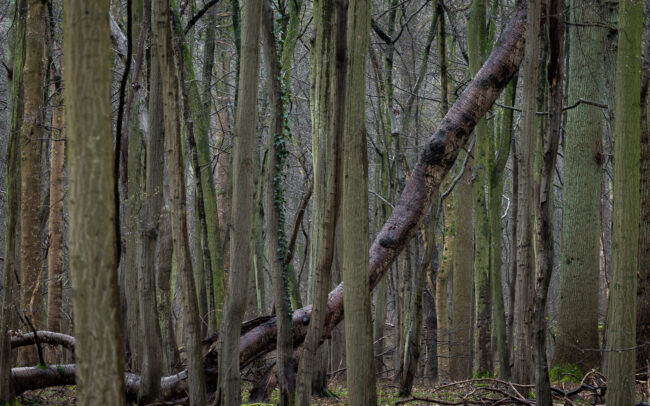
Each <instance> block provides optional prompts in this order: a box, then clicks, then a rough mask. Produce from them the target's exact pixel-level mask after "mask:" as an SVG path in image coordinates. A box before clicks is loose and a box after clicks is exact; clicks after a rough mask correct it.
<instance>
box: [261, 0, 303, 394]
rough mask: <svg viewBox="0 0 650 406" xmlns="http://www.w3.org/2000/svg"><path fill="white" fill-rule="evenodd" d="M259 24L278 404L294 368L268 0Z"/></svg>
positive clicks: (280, 117)
mask: <svg viewBox="0 0 650 406" xmlns="http://www.w3.org/2000/svg"><path fill="white" fill-rule="evenodd" d="M262 11H263V14H262V20H263V24H262V28H263V37H262V39H263V44H264V59H265V62H266V68H267V82H266V83H267V88H268V89H269V98H270V109H271V111H270V116H271V119H270V123H269V134H268V144H267V145H268V147H267V148H268V154H269V155H268V165H267V168H266V179H265V183H266V194H265V200H264V214H265V215H264V218H265V220H266V232H267V240H266V245H267V247H268V252H269V255H270V257H269V262H270V263H271V279H272V281H273V299H274V303H275V314H276V319H277V320H278V334H277V343H278V345H277V363H276V365H277V375H278V384H279V386H280V404H281V405H282V406H288V405H290V404H291V399H292V394H293V391H294V390H295V383H296V382H295V369H294V365H293V337H292V335H291V302H290V299H289V291H288V280H287V265H288V264H287V262H286V257H287V253H288V252H287V249H288V247H287V241H286V236H285V232H284V225H285V224H284V206H283V205H284V182H283V170H284V159H285V156H286V154H287V150H286V146H285V143H286V141H287V140H286V139H285V134H284V128H285V121H284V114H285V109H284V103H283V96H284V94H283V93H284V92H283V90H282V86H283V83H282V77H281V76H280V59H279V58H278V53H277V47H276V42H277V40H276V38H275V34H274V23H273V11H272V9H271V5H270V1H268V0H266V1H264V4H263V10H262Z"/></svg>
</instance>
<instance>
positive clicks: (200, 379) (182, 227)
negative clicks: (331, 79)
mask: <svg viewBox="0 0 650 406" xmlns="http://www.w3.org/2000/svg"><path fill="white" fill-rule="evenodd" d="M154 4H155V7H154V10H155V14H154V15H155V19H154V21H155V24H154V29H153V32H154V39H155V43H156V51H157V52H158V61H159V63H160V72H161V76H162V88H163V111H164V124H165V148H166V150H167V168H168V169H167V170H168V173H169V196H170V202H171V207H170V209H171V213H172V214H171V225H172V227H171V228H172V236H173V245H174V254H175V255H176V264H177V266H178V269H179V280H180V288H181V301H182V304H183V305H182V307H183V324H184V327H185V329H186V330H187V331H186V334H185V349H186V354H187V359H188V375H189V396H190V405H204V404H205V403H206V394H205V376H204V371H203V358H202V356H201V336H200V320H199V314H198V302H197V297H196V290H195V286H194V275H193V271H192V261H191V256H190V247H189V243H188V234H187V218H186V214H185V213H186V198H185V176H184V165H183V155H182V147H181V145H182V144H181V133H180V130H181V129H180V114H181V111H180V106H179V102H178V79H177V73H176V66H175V64H174V50H173V44H172V31H171V14H170V13H171V12H170V5H169V0H158V1H156V2H155V3H154Z"/></svg>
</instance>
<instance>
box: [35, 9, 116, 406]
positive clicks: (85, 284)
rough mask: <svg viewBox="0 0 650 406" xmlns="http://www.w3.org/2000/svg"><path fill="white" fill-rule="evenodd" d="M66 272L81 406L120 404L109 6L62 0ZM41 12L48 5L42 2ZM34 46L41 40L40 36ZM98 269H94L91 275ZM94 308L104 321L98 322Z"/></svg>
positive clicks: (78, 394) (99, 320)
mask: <svg viewBox="0 0 650 406" xmlns="http://www.w3.org/2000/svg"><path fill="white" fill-rule="evenodd" d="M64 3H65V4H64V11H65V18H64V21H65V26H64V30H63V36H64V48H65V49H67V50H74V52H66V53H65V54H64V74H65V83H66V87H65V101H66V123H67V143H68V145H67V147H68V151H69V156H71V157H74V159H70V160H69V162H68V163H69V168H70V172H69V183H70V274H71V279H72V289H73V292H74V294H73V295H72V305H73V307H74V326H75V334H76V339H77V345H76V348H75V354H76V360H77V365H76V375H77V379H76V384H77V396H78V402H79V404H82V405H91V404H109V405H121V404H124V393H125V391H124V379H123V374H124V369H123V368H124V356H123V349H124V346H123V336H122V321H121V311H120V303H119V293H118V283H117V265H118V264H117V258H118V255H117V252H116V248H117V241H116V238H117V236H116V234H115V222H117V221H119V219H117V218H115V217H114V216H115V207H114V204H115V200H114V196H113V194H114V184H115V183H114V178H113V176H114V171H113V169H114V168H113V154H114V153H119V151H115V152H113V146H112V136H111V129H112V125H111V103H110V94H111V65H112V64H111V46H110V29H109V21H108V8H109V2H108V1H97V2H86V1H79V0H67V1H65V2H64ZM42 6H43V7H45V5H44V4H43V5H42ZM38 41H42V39H41V38H38ZM96 270H99V272H96ZM97 309H103V310H102V313H103V314H102V317H101V318H98V317H97V313H96V312H97Z"/></svg>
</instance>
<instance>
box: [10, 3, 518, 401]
mask: <svg viewBox="0 0 650 406" xmlns="http://www.w3.org/2000/svg"><path fill="white" fill-rule="evenodd" d="M525 31H526V1H522V2H521V4H520V6H519V8H518V9H517V11H516V12H515V13H514V15H513V17H512V18H511V20H510V22H509V23H508V26H507V27H506V29H505V31H504V32H503V34H502V35H501V38H500V39H499V41H498V42H497V44H496V45H495V47H494V48H493V50H492V53H491V54H490V56H489V57H488V59H487V61H486V62H485V64H484V65H483V67H482V68H481V70H479V72H478V73H477V75H476V77H475V78H474V80H472V82H470V83H469V85H468V86H467V88H466V89H465V91H464V92H463V94H462V95H461V96H460V97H459V98H458V100H457V101H456V103H455V104H454V105H453V106H452V108H451V109H450V110H449V111H448V112H447V114H446V115H445V117H444V118H443V119H442V121H441V123H440V125H439V126H438V129H437V130H436V132H435V133H434V134H433V136H432V137H431V138H430V139H429V140H428V142H427V143H426V145H425V146H424V150H423V151H422V153H421V155H420V158H419V160H418V162H417V164H416V165H415V167H414V168H413V171H412V173H411V177H410V178H409V180H408V182H407V184H406V186H405V188H404V191H403V192H402V194H401V196H400V197H399V199H398V201H397V203H396V204H395V208H394V210H393V212H392V214H391V216H390V218H389V219H388V221H387V222H386V223H385V224H384V226H383V227H382V229H381V231H380V232H379V234H378V235H377V237H376V238H375V241H374V242H373V244H372V246H371V247H370V264H369V265H370V266H369V271H370V274H369V278H370V287H371V289H372V288H374V287H375V285H377V283H378V282H379V280H380V279H381V278H382V277H383V276H384V274H385V272H386V270H387V269H388V267H389V266H390V264H391V263H392V262H393V261H394V260H395V259H396V258H397V256H398V255H399V254H400V253H401V252H402V250H403V249H404V247H405V246H406V244H407V242H408V241H409V240H410V239H411V238H412V237H413V235H414V234H415V232H416V230H417V228H418V226H419V225H420V223H421V222H422V220H423V219H424V217H425V215H426V213H427V210H428V208H429V206H430V205H431V201H432V196H433V192H434V191H435V190H436V189H437V188H438V187H439V186H440V183H441V182H442V180H443V178H444V177H445V176H446V175H447V173H448V172H449V170H450V169H451V167H452V165H453V163H454V161H455V160H456V157H457V156H458V153H459V152H460V150H461V148H463V146H464V145H465V144H466V143H467V141H468V140H469V138H470V135H471V133H472V131H473V129H474V127H475V126H476V123H477V122H478V121H479V119H480V118H481V117H483V116H485V114H486V113H487V111H488V109H489V108H490V106H492V104H493V103H494V102H495V101H496V99H497V97H498V96H499V94H500V93H501V91H502V90H503V89H504V88H505V86H506V85H507V84H508V82H509V81H510V79H512V77H513V76H514V74H515V73H516V72H517V70H518V69H519V65H520V63H521V61H522V59H523V54H524V34H525ZM310 316H311V306H306V307H303V308H301V309H298V310H297V311H295V312H294V314H293V326H294V329H293V331H294V337H293V340H294V345H295V346H298V345H300V344H301V343H302V342H303V340H304V338H305V335H306V332H307V325H308V324H309V319H310ZM341 320H343V284H339V285H338V286H337V287H336V288H335V289H334V290H332V291H331V292H330V294H329V297H328V303H327V313H326V316H325V328H324V331H323V336H324V337H327V336H329V334H330V333H331V331H332V329H333V328H334V327H335V326H336V325H337V324H338V323H339V322H341ZM276 331H277V325H276V319H275V317H271V318H269V319H268V320H266V321H263V322H261V323H259V324H257V325H256V326H255V327H253V328H251V329H250V330H248V331H246V332H244V333H243V334H242V336H241V340H240V344H239V354H240V360H241V361H240V362H241V365H242V367H243V366H245V365H247V364H249V363H250V362H251V361H253V360H254V359H256V358H258V357H260V356H263V355H264V354H266V353H268V352H270V351H272V350H274V349H275V337H276ZM216 356H217V344H216V341H215V342H213V343H212V344H211V345H210V347H209V349H208V351H207V352H206V372H207V371H211V373H209V374H208V375H207V376H206V381H207V383H208V385H209V386H213V385H215V384H216V377H217V375H216V372H215V369H214V366H215V365H216V364H215V363H214V359H216ZM51 368H56V366H53V367H50V368H48V369H47V370H44V369H41V373H40V374H39V373H38V372H37V371H27V370H26V369H23V368H15V369H13V370H12V375H13V377H14V382H15V385H16V387H17V388H24V387H29V388H32V389H34V388H35V387H34V385H32V384H30V385H28V384H27V383H26V382H23V381H24V380H31V382H36V381H38V382H39V383H40V384H41V386H40V387H46V386H54V385H61V384H66V383H56V382H62V379H63V378H57V376H55V375H54V374H53V372H50V371H49V369H51ZM28 369H29V368H28ZM64 369H65V371H66V373H67V374H68V375H69V373H70V371H73V370H74V367H73V366H70V365H66V366H64ZM183 374H184V372H181V373H179V374H176V375H172V376H169V377H165V378H163V380H162V383H163V396H164V397H165V398H166V399H173V398H174V396H178V397H179V398H180V397H184V396H186V394H185V393H186V392H184V391H185V388H186V385H187V382H186V380H187V379H186V375H183ZM36 377H38V378H36ZM126 379H127V392H128V393H129V394H131V393H134V392H137V385H138V384H139V380H138V378H137V377H135V376H130V375H128V374H127V377H126ZM66 382H68V381H66ZM18 393H19V392H18ZM180 394H183V395H182V396H180Z"/></svg>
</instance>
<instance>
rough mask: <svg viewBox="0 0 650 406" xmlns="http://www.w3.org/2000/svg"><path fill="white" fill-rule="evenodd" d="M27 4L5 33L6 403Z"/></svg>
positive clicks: (2, 379)
mask: <svg viewBox="0 0 650 406" xmlns="http://www.w3.org/2000/svg"><path fill="white" fill-rule="evenodd" d="M26 15H27V1H26V0H17V1H16V2H15V3H14V16H13V23H12V29H11V30H10V31H9V38H8V39H9V41H8V42H9V45H10V46H9V47H8V48H9V49H8V63H9V66H11V67H13V72H14V74H13V75H12V76H11V80H10V81H8V83H7V89H8V90H9V91H8V95H7V96H8V100H7V105H8V106H10V108H11V111H10V116H9V117H10V123H9V127H10V130H11V131H10V133H9V134H10V136H9V137H8V145H7V170H6V172H5V176H6V187H7V189H6V190H7V195H6V207H5V210H6V212H5V213H6V219H5V246H4V255H5V261H4V266H3V273H2V287H3V291H2V295H0V298H1V300H2V301H1V302H0V402H10V401H12V399H13V398H14V397H15V394H16V393H15V388H14V381H13V380H12V378H11V376H12V375H11V358H12V357H11V344H10V340H9V335H8V334H6V333H4V332H7V331H9V329H11V328H15V327H17V326H16V325H15V323H16V320H17V317H16V309H17V306H16V304H17V303H19V302H18V301H19V298H20V294H19V288H20V287H19V286H18V284H17V280H16V278H17V276H18V272H19V271H20V268H19V259H20V257H19V252H18V242H19V241H18V239H19V234H18V232H19V230H20V217H19V216H20V160H19V159H20V139H19V136H20V126H21V124H22V116H23V97H22V91H23V90H22V89H23V88H22V86H23V83H22V79H21V76H22V70H23V69H22V68H23V63H24V61H25V59H24V58H25V18H26Z"/></svg>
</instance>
